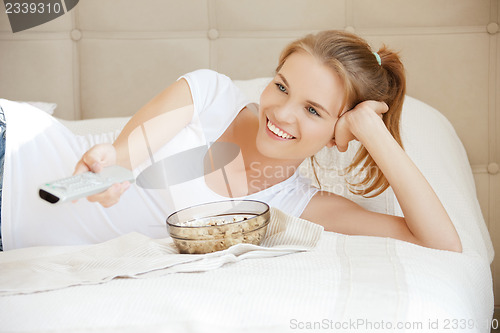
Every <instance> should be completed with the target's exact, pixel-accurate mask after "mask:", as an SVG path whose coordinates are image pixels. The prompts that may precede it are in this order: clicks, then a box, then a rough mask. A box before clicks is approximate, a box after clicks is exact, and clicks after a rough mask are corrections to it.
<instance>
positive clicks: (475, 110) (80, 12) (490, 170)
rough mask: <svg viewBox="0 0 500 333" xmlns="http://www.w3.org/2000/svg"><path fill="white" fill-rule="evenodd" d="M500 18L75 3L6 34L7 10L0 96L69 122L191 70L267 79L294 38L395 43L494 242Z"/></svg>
mask: <svg viewBox="0 0 500 333" xmlns="http://www.w3.org/2000/svg"><path fill="white" fill-rule="evenodd" d="M499 17H500V4H499V0H441V1H432V0H420V1H412V0H402V1H391V0H379V1H372V0H182V1H179V0H142V1H136V0H81V1H80V2H79V4H78V5H77V6H76V7H75V8H74V9H73V10H71V11H70V12H69V13H67V14H66V15H63V16H61V17H59V18H57V19H55V20H53V21H51V22H48V23H46V24H43V25H40V26H38V27H35V28H32V29H29V30H26V31H23V32H18V33H12V30H11V28H10V25H9V21H8V18H7V15H6V14H5V11H4V10H2V11H1V13H0V97H3V98H7V99H12V100H29V101H45V102H54V103H57V104H58V107H57V109H56V111H55V116H57V117H60V118H64V119H69V120H73V119H88V118H97V117H111V116H126V115H131V114H133V113H134V112H135V111H136V110H137V109H138V108H139V107H141V106H142V105H143V104H145V103H146V102H147V101H148V100H149V99H151V98H152V97H153V96H154V95H156V94H157V93H158V92H160V91H161V90H162V89H163V88H164V87H166V86H167V85H169V84H170V83H172V82H173V81H174V80H175V79H177V78H178V77H179V76H180V75H181V74H184V73H186V72H189V71H192V70H195V69H199V68H211V69H215V70H217V71H220V72H222V73H224V74H226V75H228V76H230V77H232V78H233V79H250V78H256V77H263V76H271V75H272V73H273V70H274V68H275V66H276V63H277V57H278V55H279V52H280V50H281V49H282V47H283V46H284V45H285V44H286V43H288V42H289V41H291V40H292V39H294V38H296V37H299V36H302V35H304V34H305V33H307V32H311V31H317V30H323V29H345V30H348V31H352V32H356V33H359V34H360V35H361V36H363V37H365V38H366V39H367V40H368V41H369V42H370V43H371V44H372V45H373V46H374V48H375V49H376V48H378V47H379V46H380V45H381V44H382V43H385V44H387V45H389V46H390V47H392V48H394V49H396V50H399V51H400V52H401V56H402V58H403V61H404V63H405V65H406V68H407V78H408V94H409V95H411V96H413V97H416V98H418V99H420V100H422V101H424V102H426V103H428V104H430V105H431V106H433V107H435V108H436V109H438V110H440V111H441V112H442V113H443V114H444V115H445V116H446V117H447V118H448V119H449V120H450V121H451V123H452V124H453V125H454V127H455V129H456V131H457V132H458V135H459V137H460V138H461V139H462V141H463V143H464V145H465V147H466V150H467V152H468V156H469V160H470V162H471V165H472V169H473V172H474V176H475V181H476V186H477V193H478V197H479V200H480V204H481V208H482V211H483V214H484V217H485V219H486V221H487V223H488V227H489V230H490V233H491V236H492V239H493V243H494V244H497V245H500V173H499V164H500V33H499V25H498V23H499ZM493 274H494V277H495V278H496V276H500V259H496V260H495V261H494V264H493ZM495 285H496V288H497V290H498V293H497V294H500V280H499V281H498V283H496V284H495Z"/></svg>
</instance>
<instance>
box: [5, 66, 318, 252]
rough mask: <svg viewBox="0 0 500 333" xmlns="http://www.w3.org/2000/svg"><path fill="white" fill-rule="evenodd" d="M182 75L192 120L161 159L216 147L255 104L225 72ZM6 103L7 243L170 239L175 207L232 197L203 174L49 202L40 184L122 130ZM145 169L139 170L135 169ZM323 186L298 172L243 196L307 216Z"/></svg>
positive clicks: (70, 168) (8, 245) (161, 153)
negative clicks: (84, 125)
mask: <svg viewBox="0 0 500 333" xmlns="http://www.w3.org/2000/svg"><path fill="white" fill-rule="evenodd" d="M183 78H185V79H186V80H187V82H188V84H189V87H190V89H191V93H192V96H193V101H194V109H195V112H194V116H193V119H192V120H191V122H190V123H189V124H188V125H187V126H186V127H185V128H184V129H182V130H181V131H180V132H179V133H178V134H177V135H176V136H175V137H174V138H173V139H172V140H171V141H170V142H168V143H167V144H166V145H165V146H163V147H162V148H161V149H160V150H159V151H158V152H156V153H155V154H154V159H155V161H159V160H161V159H163V158H167V157H169V156H173V155H175V154H178V153H180V152H182V151H186V150H189V149H193V148H196V147H202V146H210V144H211V143H213V142H215V141H216V140H217V139H218V138H219V137H220V136H221V135H222V134H223V133H224V131H225V130H226V129H227V127H228V126H229V125H230V124H231V122H232V121H233V120H234V118H235V117H236V115H237V114H238V113H239V111H241V110H242V109H243V108H244V107H245V106H249V107H251V105H249V102H248V101H247V99H246V97H245V96H244V95H243V93H242V92H241V91H240V90H239V89H238V88H237V87H236V86H235V85H234V83H233V82H232V81H231V80H230V79H229V78H228V77H226V76H224V75H222V74H219V73H216V72H214V71H211V70H198V71H195V72H192V73H189V74H186V75H184V76H183ZM0 105H1V107H2V108H3V110H4V112H5V117H6V121H7V140H6V151H5V166H4V182H3V195H2V217H1V218H2V220H1V228H2V241H3V247H4V250H9V249H15V248H21V247H27V246H38V245H78V244H91V243H98V242H103V241H106V240H109V239H112V238H115V237H118V236H120V235H123V234H126V233H129V232H140V233H143V234H145V235H147V236H149V237H154V238H164V237H168V232H167V229H166V224H165V220H166V218H167V217H168V216H169V215H170V214H171V213H173V212H174V211H175V210H178V209H182V208H185V207H189V206H192V205H196V204H200V203H204V202H210V201H220V200H228V199H229V198H227V197H224V196H221V195H218V194H217V193H215V192H213V191H212V190H211V189H210V188H209V187H208V186H207V185H206V183H205V178H204V177H198V178H195V179H191V180H187V181H184V182H182V183H180V184H175V185H172V186H166V187H167V188H155V189H150V188H149V189H148V188H143V187H141V186H140V185H138V184H137V183H135V184H132V186H131V187H130V188H129V189H128V190H127V191H126V192H125V193H124V194H123V195H122V197H121V199H120V202H119V203H118V204H116V205H114V206H112V207H110V208H104V207H102V206H101V205H100V204H97V203H90V202H88V201H87V200H86V199H81V200H79V201H78V202H77V203H62V204H58V205H52V204H49V203H47V202H45V201H43V200H41V199H40V198H39V197H38V186H39V185H40V184H42V183H44V182H46V181H51V180H55V179H59V178H62V177H66V176H68V175H71V173H72V172H73V170H74V167H75V165H76V163H77V161H78V160H79V159H80V158H81V156H82V155H83V153H84V152H85V151H87V150H88V149H89V148H90V147H92V146H93V145H95V144H97V143H103V142H112V141H113V140H114V138H115V137H116V135H117V133H106V134H102V135H92V136H91V135H88V136H78V135H75V134H73V133H72V132H71V131H70V130H69V129H67V128H66V127H65V126H63V125H62V124H61V123H60V122H58V121H57V119H55V118H53V117H52V116H50V115H48V114H46V113H45V112H43V111H40V110H38V109H36V108H34V107H32V106H30V105H27V104H21V103H15V102H11V101H8V100H4V99H0ZM140 170H142V169H140ZM140 170H139V169H138V170H134V171H135V173H136V175H138V174H139V172H140ZM316 192H317V189H316V188H314V187H312V186H311V185H310V182H309V180H308V179H306V178H304V177H302V176H301V175H299V173H298V172H296V173H295V174H294V175H293V176H292V177H290V178H288V179H287V180H285V181H284V182H282V183H279V184H277V185H275V186H272V187H269V188H267V189H265V190H264V191H261V192H258V193H254V194H251V195H249V196H246V197H242V198H239V199H253V200H260V201H264V202H266V203H268V204H269V205H270V206H272V207H276V208H278V209H280V210H282V211H284V212H286V213H288V214H291V215H295V216H300V215H301V214H302V211H303V210H304V208H305V207H306V206H307V204H308V203H309V200H310V199H311V198H312V196H313V195H314V194H315V193H316ZM235 199H238V198H235Z"/></svg>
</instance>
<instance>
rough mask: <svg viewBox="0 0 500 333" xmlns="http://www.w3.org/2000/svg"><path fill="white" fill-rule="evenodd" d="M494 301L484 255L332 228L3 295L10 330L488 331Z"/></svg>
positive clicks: (0, 315) (5, 326) (0, 318)
mask: <svg viewBox="0 0 500 333" xmlns="http://www.w3.org/2000/svg"><path fill="white" fill-rule="evenodd" d="M16 251H17V250H16ZM19 251H26V249H25V250H19ZM33 274H36V272H34V273H33ZM492 304H493V298H492V293H491V276H490V270H489V263H488V262H487V261H486V260H484V259H483V258H481V257H480V256H477V255H473V254H469V255H465V254H457V253H452V252H447V251H438V250H431V249H426V248H422V247H419V246H416V245H412V244H408V243H404V242H401V241H395V240H392V239H387V238H376V237H362V236H356V237H352V236H345V235H341V234H336V233H332V232H324V234H323V235H322V238H321V240H320V242H319V244H318V245H317V247H316V248H315V249H313V250H312V251H309V252H304V253H296V254H291V255H285V256H282V257H276V258H266V259H248V260H243V261H240V262H237V263H234V264H227V265H225V266H223V267H221V268H219V269H217V270H213V271H207V272H202V273H176V274H169V275H165V276H162V277H156V278H149V279H115V280H112V281H110V282H107V283H104V284H98V285H88V286H77V287H70V288H65V289H61V290H54V291H50V292H40V293H35V294H29V295H17V296H3V297H0V308H1V309H2V311H0V322H1V323H2V324H1V327H0V331H9V332H48V331H56V332H80V331H87V330H88V331H92V332H197V331H208V332H212V331H213V332H236V331H238V332H240V331H254V332H266V331H269V332H281V331H291V332H292V331H299V330H298V328H301V327H302V328H306V325H317V324H315V323H320V324H321V325H322V326H321V327H322V328H325V327H330V326H331V327H332V328H338V327H340V328H345V330H344V331H350V332H363V331H367V332H373V331H377V332H378V331H381V332H384V331H394V330H392V329H390V328H391V327H392V328H395V327H397V325H405V326H406V328H413V329H414V330H413V331H415V332H427V331H429V332H431V331H432V332H444V331H448V332H450V331H453V332H488V331H489V330H488V327H489V320H490V318H491V310H492V307H491V306H492ZM436 323H437V324H436ZM370 325H371V326H370ZM431 325H439V326H438V328H439V329H431V328H433V327H434V326H431ZM456 325H463V326H456ZM370 327H372V329H370ZM373 327H378V328H379V329H376V330H375V329H373ZM461 327H463V328H464V329H460V328H461ZM382 328H386V329H382ZM446 328H449V330H446ZM452 328H455V329H452ZM307 331H311V330H307ZM340 331H343V330H340ZM396 331H401V330H396ZM407 331H409V332H411V331H412V330H407Z"/></svg>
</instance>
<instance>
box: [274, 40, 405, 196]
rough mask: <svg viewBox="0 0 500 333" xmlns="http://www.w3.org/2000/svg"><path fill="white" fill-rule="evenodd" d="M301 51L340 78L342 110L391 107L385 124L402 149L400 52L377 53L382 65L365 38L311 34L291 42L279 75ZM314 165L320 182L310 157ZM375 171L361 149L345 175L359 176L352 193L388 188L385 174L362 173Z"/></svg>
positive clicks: (351, 186) (385, 50)
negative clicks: (370, 105)
mask: <svg viewBox="0 0 500 333" xmlns="http://www.w3.org/2000/svg"><path fill="white" fill-rule="evenodd" d="M299 51H302V52H304V51H305V52H307V53H309V54H311V55H313V56H315V57H316V58H317V59H319V60H320V61H322V63H323V64H325V65H326V66H328V67H330V68H331V69H333V70H334V71H335V73H337V74H338V75H339V77H340V78H341V80H342V81H343V83H344V90H345V96H344V100H343V103H342V108H341V110H343V109H344V108H347V109H348V110H350V109H352V108H354V107H355V106H356V105H357V104H359V103H361V102H363V101H366V100H375V101H381V102H385V103H386V104H387V105H388V106H389V111H387V112H386V113H385V114H384V115H383V121H384V123H385V125H386V127H387V129H388V130H389V132H390V133H391V134H392V136H393V137H394V139H395V140H396V141H397V142H398V143H399V145H400V146H401V147H402V146H403V145H402V142H401V137H400V133H399V120H400V116H401V110H402V108H403V101H404V97H405V93H406V80H405V71H404V67H403V64H402V63H401V61H400V59H399V56H398V54H397V53H395V52H393V51H391V50H389V49H388V48H387V47H385V46H383V47H382V48H381V49H380V50H378V51H377V53H378V55H379V57H380V60H381V64H379V62H378V59H377V57H376V56H375V55H374V54H373V51H372V49H371V48H370V46H369V44H368V43H367V42H366V41H365V40H364V39H362V38H361V37H359V36H356V35H354V34H351V33H347V32H344V31H337V30H328V31H322V32H319V33H317V34H309V35H307V36H305V37H304V38H301V39H299V40H296V41H294V42H292V43H290V44H289V45H288V46H287V47H286V48H285V49H284V50H283V52H282V53H281V56H280V58H279V64H278V67H277V68H276V72H278V71H279V70H280V69H281V67H282V66H283V64H284V63H285V61H286V59H287V58H288V57H289V56H290V55H291V54H292V53H295V52H299ZM339 111H340V110H339ZM311 163H312V166H313V170H314V174H315V176H316V179H317V180H318V178H317V175H316V170H315V166H314V157H311ZM359 167H361V169H359ZM373 168H376V169H377V170H378V167H377V165H376V163H375V161H374V160H373V158H372V157H371V156H370V154H369V153H368V151H367V150H366V148H365V147H363V146H361V147H360V149H359V150H358V152H357V153H356V155H355V157H354V159H353V161H352V162H351V164H350V165H349V166H348V167H347V169H346V170H345V171H346V173H354V172H356V174H355V175H356V176H359V177H360V180H359V181H355V182H349V181H348V184H349V190H350V191H351V192H352V193H355V194H358V195H363V196H366V197H374V196H377V195H379V194H381V193H382V192H384V191H385V190H386V189H387V188H388V187H389V183H388V181H387V179H386V178H385V177H384V175H383V174H382V172H375V173H372V172H368V173H365V174H363V170H373ZM356 170H357V171H356ZM318 183H319V180H318Z"/></svg>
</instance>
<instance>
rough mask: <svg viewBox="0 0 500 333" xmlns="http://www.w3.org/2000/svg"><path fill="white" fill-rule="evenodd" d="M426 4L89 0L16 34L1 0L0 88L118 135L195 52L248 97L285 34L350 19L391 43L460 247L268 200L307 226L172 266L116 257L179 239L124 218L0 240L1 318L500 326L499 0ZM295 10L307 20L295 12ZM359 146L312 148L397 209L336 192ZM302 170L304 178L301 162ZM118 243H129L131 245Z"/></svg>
mask: <svg viewBox="0 0 500 333" xmlns="http://www.w3.org/2000/svg"><path fill="white" fill-rule="evenodd" d="M425 3H426V5H425V6H421V5H418V4H417V2H412V1H401V2H398V3H397V4H395V3H393V2H387V1H380V2H377V5H375V4H374V2H370V1H364V0H363V1H352V2H351V1H336V0H335V1H331V0H328V1H327V0H319V1H309V0H297V1H284V0H283V1H281V0H280V1H274V2H268V1H266V0H251V1H250V0H249V1H246V0H242V1H230V0H203V1H200V0H186V1H183V2H182V5H178V4H179V2H178V1H175V0H168V1H156V0H147V1H141V2H136V1H132V0H120V2H117V1H113V0H106V1H102V0H86V1H81V2H80V3H79V4H78V5H77V6H76V7H75V8H74V9H72V10H71V11H70V12H69V13H68V14H66V15H63V16H61V17H60V18H58V19H56V20H54V21H52V22H49V23H47V24H44V25H41V26H39V27H35V28H33V29H30V30H28V31H25V32H22V33H16V34H12V32H11V31H9V29H10V27H9V25H8V20H7V19H6V16H5V14H4V13H3V12H2V13H0V49H2V52H0V61H1V62H0V63H1V64H8V65H7V66H5V65H1V66H0V78H1V79H0V90H1V91H2V95H1V96H0V97H2V98H7V99H10V100H16V101H41V102H43V103H41V104H40V103H38V104H35V105H34V107H39V108H42V109H44V110H45V111H47V112H49V113H52V114H53V115H54V116H55V117H57V118H59V119H60V121H61V122H62V123H63V124H64V125H66V126H68V127H69V128H70V129H71V130H72V131H73V132H74V133H75V134H76V135H80V136H82V137H83V138H85V140H88V141H89V142H92V141H96V140H98V141H102V140H112V139H113V138H114V137H115V136H116V135H117V133H118V131H119V130H120V128H121V127H123V126H124V124H125V123H126V121H127V120H128V119H129V117H130V115H131V114H132V113H133V112H134V111H135V110H137V108H138V107H140V106H141V105H142V104H144V103H145V102H146V101H147V100H148V99H150V98H151V97H152V96H153V95H154V94H156V93H157V92H158V91H159V90H160V89H161V88H162V87H164V86H165V85H167V84H168V83H170V82H172V81H173V80H175V79H176V78H177V77H179V76H180V75H182V74H184V73H186V72H188V71H191V70H195V69H199V68H211V69H215V70H218V71H220V72H222V73H226V74H228V75H229V76H230V77H232V78H233V79H235V82H236V84H237V85H238V86H239V87H240V88H241V89H242V90H243V91H244V92H245V94H247V96H248V98H249V99H251V100H253V101H256V102H257V101H258V95H259V93H260V91H261V90H262V89H263V87H264V85H265V84H266V83H267V82H268V80H269V76H271V75H272V71H273V69H274V66H275V61H276V56H277V54H278V52H279V50H280V49H281V47H282V46H283V45H284V44H285V43H286V42H288V41H289V40H291V39H294V38H295V37H299V36H302V35H303V34H304V33H306V32H310V31H317V30H320V29H332V28H335V29H345V30H348V31H354V32H358V33H360V34H361V35H362V36H363V37H366V38H367V39H368V40H369V41H370V42H371V43H372V44H373V45H380V44H381V43H382V42H386V43H387V44H388V45H390V46H393V47H395V48H398V49H400V50H401V52H402V56H403V60H404V61H405V64H406V66H407V70H408V83H409V86H408V88H409V89H408V94H409V96H407V98H406V100H405V105H404V109H403V117H402V124H401V126H402V128H401V129H402V137H403V143H404V146H405V149H406V151H407V152H408V154H409V155H410V157H411V158H412V159H413V160H414V162H415V163H416V164H417V166H418V167H419V168H420V169H421V170H422V172H423V173H424V175H425V176H426V177H427V178H428V180H429V182H430V183H431V185H432V186H433V188H434V190H435V191H436V193H437V194H438V196H439V197H440V199H441V200H442V202H443V204H444V205H445V208H446V209H447V211H448V213H449V214H450V216H451V218H452V220H453V222H454V224H455V227H456V228H457V231H458V232H459V235H460V237H461V240H462V243H463V248H464V251H463V253H462V254H457V253H452V252H447V251H439V250H432V249H428V248H423V247H420V246H417V245H413V244H408V243H405V242H401V241H396V240H393V239H389V238H379V237H362V236H347V235H342V234H338V233H333V232H325V231H322V230H318V229H315V228H314V227H313V226H311V225H309V224H307V223H306V222H307V221H305V222H304V221H300V220H297V219H293V218H290V217H287V216H282V215H279V212H276V213H275V216H276V221H278V222H280V221H281V222H280V223H285V222H287V223H289V224H288V225H290V226H295V225H297V224H300V225H303V226H305V227H307V228H308V229H307V230H308V232H307V233H304V235H308V237H309V238H307V239H300V240H301V241H303V242H302V243H301V244H298V245H297V244H295V247H294V248H292V247H291V246H289V247H288V248H287V250H286V251H285V250H283V251H282V252H280V251H277V250H276V249H274V250H273V249H270V248H271V247H270V248H267V249H251V250H248V249H247V250H245V251H244V250H242V249H236V250H232V251H229V252H226V253H223V254H219V255H216V256H213V257H210V258H201V259H200V260H196V261H194V260H193V261H192V262H191V261H190V260H191V259H189V260H188V259H182V260H186V262H184V263H183V264H179V263H176V264H175V265H173V264H172V263H171V262H169V263H165V262H164V261H154V260H152V258H151V257H150V258H149V259H151V260H149V259H148V260H142V263H146V264H148V265H149V263H153V262H154V266H153V264H151V265H149V266H148V265H145V266H141V267H140V268H138V266H139V265H137V266H136V265H129V266H127V263H129V261H127V260H132V261H133V260H135V261H133V262H135V263H137V260H138V258H140V255H139V254H137V253H135V252H133V251H132V250H133V249H134V245H131V243H132V244H138V243H139V242H140V244H142V246H144V248H146V249H151V248H152V249H154V250H155V251H156V252H155V251H153V252H151V253H152V254H150V255H151V256H153V255H154V254H159V253H160V254H161V253H164V254H165V256H160V257H161V258H162V260H163V259H165V258H169V256H170V255H173V254H172V253H170V252H169V251H171V243H170V241H169V240H168V239H164V240H152V239H147V238H144V237H142V236H141V235H138V234H131V235H124V237H123V238H121V237H120V238H118V239H116V240H112V241H111V242H110V243H105V244H94V245H88V246H75V247H66V246H65V247H62V246H61V247H34V248H26V249H18V250H12V251H6V252H4V253H0V309H2V310H1V311H0V331H1V332H295V331H305V332H312V331H329V330H330V331H339V332H342V331H345V332H363V331H366V332H379V331H380V332H384V331H391V332H395V331H396V332H401V331H406V332H423V331H428V332H489V331H490V328H491V327H493V328H495V327H497V326H498V323H497V322H496V320H492V316H493V310H494V298H493V294H494V293H493V289H494V287H493V280H494V277H495V275H494V274H495V267H496V266H495V265H493V267H491V266H490V265H491V264H492V263H494V260H496V258H495V257H494V250H493V243H494V242H493V243H492V241H491V239H492V238H493V241H495V235H496V229H495V221H496V224H498V217H499V216H500V215H499V212H500V210H499V209H500V208H499V207H500V202H499V201H498V200H499V198H500V195H499V194H500V193H499V192H498V191H499V189H500V186H498V184H499V178H498V161H497V160H496V159H497V158H498V156H500V153H499V151H498V147H500V144H498V137H500V136H498V135H496V134H495V133H496V132H497V131H498V130H499V129H500V127H499V125H498V124H499V123H498V120H497V119H500V116H499V115H498V111H499V110H500V108H498V101H500V95H498V91H500V90H499V89H497V84H498V83H496V82H497V81H499V80H498V73H497V72H495V71H492V70H490V69H496V70H497V71H498V69H499V68H500V62H499V61H500V60H499V59H500V58H498V56H497V54H498V53H497V52H498V45H500V40H499V38H500V34H498V30H499V29H498V23H497V22H498V16H499V15H500V6H498V2H497V1H496V0H492V1H487V0H484V1H476V0H474V1H470V0H458V1H457V0H454V2H453V5H452V6H450V5H449V4H450V2H448V1H443V2H425ZM117 8H119V9H118V10H117ZM304 13H307V14H308V15H314V17H315V19H314V20H309V19H304V17H305V16H304ZM445 14H446V15H445ZM306 16H307V15H306ZM422 17H425V20H424V19H422ZM463 45H468V47H467V48H464V47H463ZM54 50H57V52H54ZM172 50H176V52H173V51H172ZM422 50H425V52H422ZM478 58H479V60H478V61H476V60H477V59H478ZM464 63H467V64H468V65H467V66H464V65H463V64H464ZM450 73H452V74H450ZM458 78H460V79H458ZM463 78H466V79H463ZM499 82H500V81H499ZM495 96H496V97H495ZM495 98H496V99H495ZM56 104H57V106H56ZM431 105H432V106H431ZM30 107H31V106H30ZM471 110H474V112H471ZM103 138H104V139H103ZM355 149H356V144H355V143H353V144H352V145H351V146H350V147H349V150H348V152H346V153H339V152H338V151H336V150H335V149H325V150H323V151H321V152H320V154H319V155H318V157H317V158H318V164H319V165H321V166H323V167H324V168H322V169H320V170H319V172H318V176H319V179H320V181H321V183H322V186H323V188H324V189H326V190H330V191H332V192H334V193H337V194H339V195H344V196H346V197H348V198H350V199H352V200H354V201H356V202H358V203H359V204H360V205H362V206H364V207H366V208H367V209H370V210H374V211H379V212H384V213H389V214H396V215H398V214H401V210H400V208H399V205H398V203H397V201H396V200H395V197H394V195H393V193H392V191H391V190H390V189H388V190H387V191H385V192H384V193H383V194H382V195H380V196H378V197H375V198H372V199H366V198H361V197H357V196H354V195H352V194H351V193H350V192H349V191H347V188H346V184H345V181H344V179H343V177H341V176H340V175H339V172H338V171H339V170H340V169H341V166H345V165H346V164H347V163H349V161H350V159H351V158H352V156H353V153H354V151H355ZM332 162H334V163H332ZM333 164H335V165H336V166H337V167H336V168H334V169H332V165H333ZM302 170H303V172H304V173H305V174H307V175H309V176H310V177H311V178H313V176H312V169H311V165H310V164H307V163H305V164H304V165H302ZM280 216H281V218H278V217H280ZM284 221H285V222H284ZM302 223H306V224H302ZM490 235H491V236H490ZM305 241H307V242H305ZM306 243H307V244H306ZM288 245H290V244H288ZM158 249H160V250H161V251H166V252H158V251H160V250H158ZM128 250H130V253H132V254H130V255H128V256H125V255H124V253H129V252H127V251H128ZM157 250H158V251H157ZM121 251H122V252H121ZM167 252H168V253H167ZM116 253H118V254H121V255H116ZM148 253H150V252H148ZM75 258H79V259H78V261H77V260H76V259H75ZM155 258H156V257H155ZM122 260H124V261H122ZM96 263H98V264H99V265H100V266H99V265H97V264H96ZM127 267H128V268H127ZM130 267H132V268H130ZM76 268H78V269H85V273H89V272H90V273H91V275H90V276H91V278H89V276H87V275H84V274H78V270H77V269H76ZM97 268H101V269H100V270H99V269H97ZM125 268H127V269H125ZM492 268H493V270H492ZM89 270H90V271H89ZM110 270H112V271H111V272H110ZM492 271H493V274H492ZM96 272H97V273H99V274H97V273H96ZM103 272H104V273H103ZM90 273H89V274H90ZM16 274H17V275H16ZM16 276H17V278H16Z"/></svg>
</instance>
